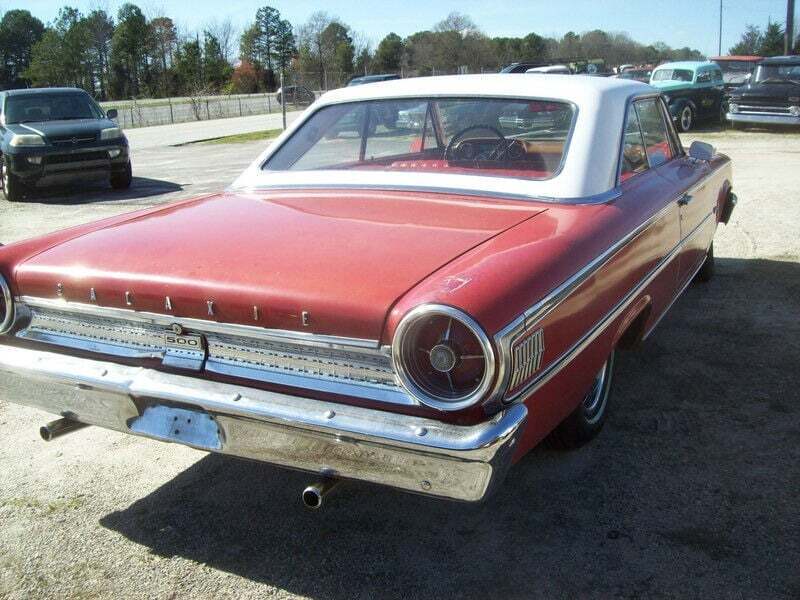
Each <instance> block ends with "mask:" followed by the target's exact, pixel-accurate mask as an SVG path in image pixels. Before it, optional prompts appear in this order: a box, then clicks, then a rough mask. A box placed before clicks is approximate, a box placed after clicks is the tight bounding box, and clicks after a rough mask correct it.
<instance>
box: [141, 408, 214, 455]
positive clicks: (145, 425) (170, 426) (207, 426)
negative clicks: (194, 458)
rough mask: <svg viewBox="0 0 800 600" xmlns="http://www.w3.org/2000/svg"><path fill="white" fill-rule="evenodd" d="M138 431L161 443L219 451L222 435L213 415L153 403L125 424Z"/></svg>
mask: <svg viewBox="0 0 800 600" xmlns="http://www.w3.org/2000/svg"><path fill="white" fill-rule="evenodd" d="M128 427H129V428H130V430H131V432H132V433H138V434H140V435H145V436H147V437H151V438H155V439H157V440H161V441H164V442H177V443H179V444H186V445H189V446H194V447H195V448H201V449H203V450H212V451H213V450H221V449H222V434H221V432H220V429H219V425H218V424H217V421H216V420H215V419H214V417H213V416H211V415H210V414H208V413H207V412H204V411H201V410H194V409H188V408H178V407H175V406H165V405H162V404H155V405H151V406H148V407H146V408H145V409H144V412H143V413H142V414H141V415H140V416H138V417H136V418H134V419H132V420H131V421H130V423H129V424H128Z"/></svg>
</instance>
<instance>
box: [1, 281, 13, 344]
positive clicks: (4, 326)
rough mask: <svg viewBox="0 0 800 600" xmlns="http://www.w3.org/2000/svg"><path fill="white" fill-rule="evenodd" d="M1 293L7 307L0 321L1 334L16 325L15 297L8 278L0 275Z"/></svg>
mask: <svg viewBox="0 0 800 600" xmlns="http://www.w3.org/2000/svg"><path fill="white" fill-rule="evenodd" d="M0 292H2V293H3V300H4V301H5V305H6V312H5V314H4V315H3V319H2V321H0V334H3V333H5V332H7V331H8V330H9V329H11V326H12V325H13V324H14V296H13V295H12V294H11V288H10V287H9V286H8V282H7V281H6V278H5V277H3V276H2V275H0Z"/></svg>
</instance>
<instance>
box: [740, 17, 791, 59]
mask: <svg viewBox="0 0 800 600" xmlns="http://www.w3.org/2000/svg"><path fill="white" fill-rule="evenodd" d="M783 42H784V29H783V27H781V24H780V23H777V22H774V21H772V20H769V21H767V26H766V27H765V28H764V29H763V30H762V29H761V28H760V27H758V26H757V25H748V26H747V27H746V28H745V31H744V33H743V34H742V37H741V38H740V39H739V41H738V42H737V43H736V44H735V45H734V46H731V48H730V50H728V53H729V54H734V55H738V56H780V55H781V54H783V50H784V48H783ZM798 46H800V36H797V38H795V41H794V44H793V48H797V47H798Z"/></svg>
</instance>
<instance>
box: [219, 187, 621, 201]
mask: <svg viewBox="0 0 800 600" xmlns="http://www.w3.org/2000/svg"><path fill="white" fill-rule="evenodd" d="M228 189H229V190H235V191H236V192H239V193H248V192H249V193H253V192H263V191H265V190H269V191H277V192H279V191H294V190H383V191H396V192H422V193H426V194H450V195H459V196H470V197H475V198H482V199H484V200H521V201H523V202H530V201H531V200H533V201H536V202H546V203H548V204H605V203H607V202H613V201H614V200H616V199H617V198H619V197H620V196H622V190H620V188H619V187H614V188H611V189H610V190H606V191H605V192H601V193H599V194H594V195H592V196H581V197H575V198H557V197H555V196H547V195H539V194H537V195H528V194H509V193H503V192H487V191H482V190H481V191H476V190H473V189H467V188H451V187H432V186H421V185H400V184H393V185H378V184H376V185H368V184H343V183H336V184H327V183H326V184H307V183H298V184H296V185H295V184H288V183H282V184H279V185H266V184H265V185H257V186H247V187H240V188H228Z"/></svg>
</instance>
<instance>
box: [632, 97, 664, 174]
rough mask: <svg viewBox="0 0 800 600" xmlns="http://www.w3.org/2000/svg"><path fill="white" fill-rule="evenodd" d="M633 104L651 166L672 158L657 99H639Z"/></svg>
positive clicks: (662, 115) (662, 114)
mask: <svg viewBox="0 0 800 600" xmlns="http://www.w3.org/2000/svg"><path fill="white" fill-rule="evenodd" d="M634 105H635V106H636V113H637V114H638V116H639V126H640V127H641V129H642V138H643V139H644V147H645V153H646V154H647V162H648V164H649V165H650V166H651V167H653V168H655V167H658V166H659V165H663V164H664V163H665V162H667V161H669V160H671V159H672V157H673V153H672V146H671V145H670V143H669V137H668V135H667V126H666V123H665V122H664V113H663V112H662V110H661V108H660V106H659V105H658V99H656V98H651V99H648V100H639V101H638V102H635V103H634Z"/></svg>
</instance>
